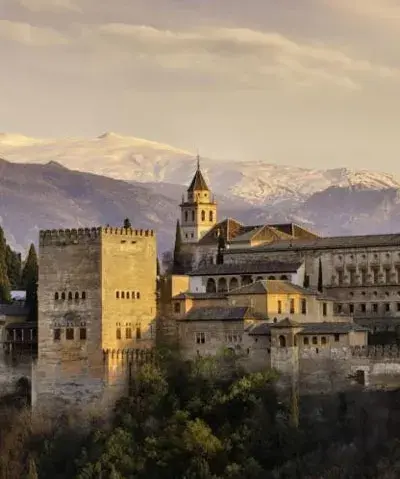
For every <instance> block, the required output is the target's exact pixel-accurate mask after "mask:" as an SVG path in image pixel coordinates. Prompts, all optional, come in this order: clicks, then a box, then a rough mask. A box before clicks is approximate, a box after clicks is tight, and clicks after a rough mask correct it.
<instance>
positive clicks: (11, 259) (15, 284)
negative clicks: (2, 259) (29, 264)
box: [6, 245, 22, 289]
mask: <svg viewBox="0 0 400 479" xmlns="http://www.w3.org/2000/svg"><path fill="white" fill-rule="evenodd" d="M6 263H7V276H8V279H9V281H10V287H11V289H19V288H20V287H21V269H22V262H21V254H20V253H16V252H15V251H13V250H12V249H11V247H10V246H9V245H7V247H6Z"/></svg>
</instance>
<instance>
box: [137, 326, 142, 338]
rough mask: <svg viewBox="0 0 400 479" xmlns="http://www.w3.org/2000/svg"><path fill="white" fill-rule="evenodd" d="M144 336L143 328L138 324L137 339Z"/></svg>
mask: <svg viewBox="0 0 400 479" xmlns="http://www.w3.org/2000/svg"><path fill="white" fill-rule="evenodd" d="M141 337H142V330H141V329H140V326H136V339H141Z"/></svg>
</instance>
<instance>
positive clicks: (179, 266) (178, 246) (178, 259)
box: [172, 220, 185, 274]
mask: <svg viewBox="0 0 400 479" xmlns="http://www.w3.org/2000/svg"><path fill="white" fill-rule="evenodd" d="M172 272H173V274H184V272H185V268H184V263H183V252H182V233H181V226H180V223H179V220H178V221H177V222H176V230H175V246H174V264H173V268H172Z"/></svg>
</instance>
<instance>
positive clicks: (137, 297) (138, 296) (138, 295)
mask: <svg viewBox="0 0 400 479" xmlns="http://www.w3.org/2000/svg"><path fill="white" fill-rule="evenodd" d="M136 299H140V293H139V291H138V292H137V293H136Z"/></svg>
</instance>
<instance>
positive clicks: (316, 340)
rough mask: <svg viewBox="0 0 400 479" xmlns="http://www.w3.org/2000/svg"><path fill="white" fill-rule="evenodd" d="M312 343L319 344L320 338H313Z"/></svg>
mask: <svg viewBox="0 0 400 479" xmlns="http://www.w3.org/2000/svg"><path fill="white" fill-rule="evenodd" d="M312 343H313V344H318V338H317V336H313V338H312Z"/></svg>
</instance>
